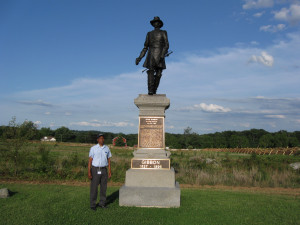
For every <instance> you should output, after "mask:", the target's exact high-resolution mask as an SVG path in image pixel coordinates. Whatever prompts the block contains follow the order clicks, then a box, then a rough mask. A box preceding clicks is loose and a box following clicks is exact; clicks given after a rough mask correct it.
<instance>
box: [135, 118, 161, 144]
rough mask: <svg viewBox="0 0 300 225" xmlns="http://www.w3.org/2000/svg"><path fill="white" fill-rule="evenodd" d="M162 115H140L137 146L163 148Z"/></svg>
mask: <svg viewBox="0 0 300 225" xmlns="http://www.w3.org/2000/svg"><path fill="white" fill-rule="evenodd" d="M164 142H165V139H164V117H140V125H139V146H138V147H139V148H164V147H165V143H164Z"/></svg>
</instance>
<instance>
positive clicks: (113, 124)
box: [70, 120, 134, 127]
mask: <svg viewBox="0 0 300 225" xmlns="http://www.w3.org/2000/svg"><path fill="white" fill-rule="evenodd" d="M70 125H78V126H87V127H127V126H131V127H132V126H134V124H133V123H129V122H107V121H104V122H99V121H95V120H94V121H92V122H86V121H81V122H71V123H70Z"/></svg>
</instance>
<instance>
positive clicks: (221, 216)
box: [0, 184, 300, 225]
mask: <svg viewBox="0 0 300 225" xmlns="http://www.w3.org/2000/svg"><path fill="white" fill-rule="evenodd" d="M4 186H5V187H8V188H9V189H10V191H12V192H13V196H12V197H10V198H8V199H0V214H1V216H0V217H1V220H0V224H130V225H134V224H138V225H142V224H163V225H167V224H172V225H174V224H218V225H219V224H231V225H232V224H280V225H282V224H300V214H299V212H300V199H299V196H286V195H275V194H270V195H268V194H261V193H245V192H238V191H228V190H227V191H224V190H208V189H182V190H181V207H180V208H169V209H167V208H137V207H120V206H119V199H118V189H119V188H118V187H109V188H108V191H107V196H108V203H109V205H108V206H109V208H108V209H100V208H98V209H97V211H96V212H94V211H92V210H90V208H89V187H80V186H67V185H52V184H5V185H4V184H0V188H2V187H4Z"/></svg>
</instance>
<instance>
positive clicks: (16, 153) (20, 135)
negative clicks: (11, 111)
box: [1, 117, 36, 176]
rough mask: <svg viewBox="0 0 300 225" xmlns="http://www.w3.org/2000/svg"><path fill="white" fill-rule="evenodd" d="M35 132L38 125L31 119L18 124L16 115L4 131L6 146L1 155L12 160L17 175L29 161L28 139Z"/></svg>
mask: <svg viewBox="0 0 300 225" xmlns="http://www.w3.org/2000/svg"><path fill="white" fill-rule="evenodd" d="M35 134H36V127H35V126H34V124H33V123H32V122H31V121H27V120H25V121H24V122H23V123H22V124H18V123H17V122H16V117H13V118H12V119H11V121H10V122H9V124H8V126H7V127H6V128H5V129H4V131H3V134H2V141H3V142H4V144H5V145H4V146H6V148H5V149H3V151H1V157H3V158H5V160H7V161H11V162H12V164H13V166H14V168H13V169H14V174H15V176H16V175H17V173H18V171H19V168H20V167H21V166H22V165H24V164H25V163H26V162H27V160H26V158H27V157H28V152H27V151H26V150H27V148H26V146H27V143H28V140H31V139H32V138H33V137H34V135H35Z"/></svg>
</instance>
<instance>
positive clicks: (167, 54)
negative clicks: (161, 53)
mask: <svg viewBox="0 0 300 225" xmlns="http://www.w3.org/2000/svg"><path fill="white" fill-rule="evenodd" d="M172 53H173V51H169V52H167V53H166V54H165V58H166V57H169V55H171V54H172ZM147 70H148V69H144V70H143V71H142V73H144V72H145V71H147Z"/></svg>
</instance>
